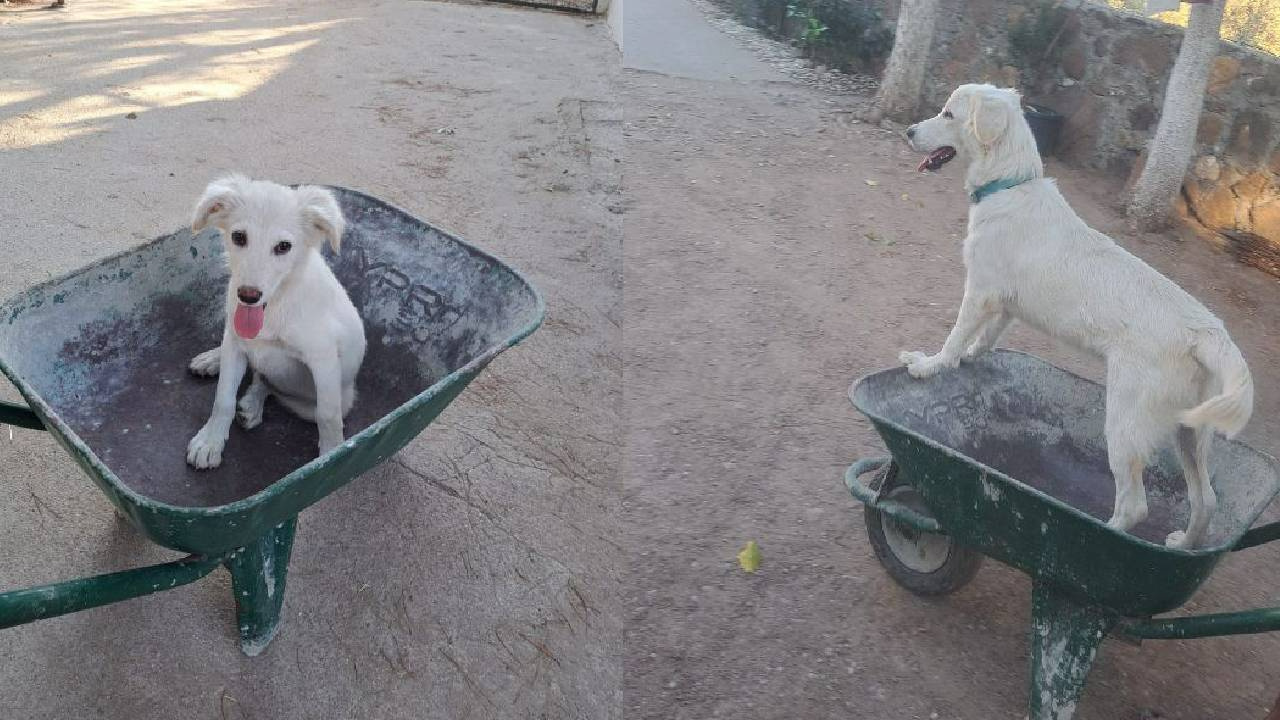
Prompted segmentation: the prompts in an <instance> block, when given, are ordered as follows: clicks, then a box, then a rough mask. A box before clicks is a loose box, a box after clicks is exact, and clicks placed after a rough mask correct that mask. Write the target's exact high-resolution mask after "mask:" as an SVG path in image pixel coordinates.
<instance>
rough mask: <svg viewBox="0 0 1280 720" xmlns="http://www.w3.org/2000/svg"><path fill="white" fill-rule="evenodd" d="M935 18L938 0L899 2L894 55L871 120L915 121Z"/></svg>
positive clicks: (885, 71) (890, 57)
mask: <svg viewBox="0 0 1280 720" xmlns="http://www.w3.org/2000/svg"><path fill="white" fill-rule="evenodd" d="M937 18H938V0H902V7H901V9H900V10H899V11H898V28H897V30H896V32H895V35H894V40H893V52H891V53H890V54H889V62H888V64H887V65H885V69H884V78H883V79H882V80H881V82H880V92H879V94H878V96H877V97H876V110H875V111H874V113H873V115H874V116H875V117H874V119H876V120H879V118H881V117H888V118H890V119H893V120H897V121H899V122H915V121H916V120H919V119H920V118H918V117H916V114H917V112H918V111H919V109H920V96H921V95H922V93H923V90H924V77H925V71H926V70H927V69H928V68H929V50H930V49H931V48H932V47H933V26H934V23H935V21H936V20H937Z"/></svg>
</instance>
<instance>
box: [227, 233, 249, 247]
mask: <svg viewBox="0 0 1280 720" xmlns="http://www.w3.org/2000/svg"><path fill="white" fill-rule="evenodd" d="M231 244H232V245H235V246H236V247H244V246H245V245H248V244H249V234H248V233H246V232H245V231H243V230H236V231H235V232H233V233H231Z"/></svg>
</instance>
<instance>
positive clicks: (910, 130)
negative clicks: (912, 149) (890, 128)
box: [907, 125, 916, 140]
mask: <svg viewBox="0 0 1280 720" xmlns="http://www.w3.org/2000/svg"><path fill="white" fill-rule="evenodd" d="M915 136H916V126H915V125H912V126H911V127H909V128H907V139H908V140H910V139H911V138H913V137H915Z"/></svg>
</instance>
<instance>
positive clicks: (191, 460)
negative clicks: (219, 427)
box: [187, 427, 227, 470]
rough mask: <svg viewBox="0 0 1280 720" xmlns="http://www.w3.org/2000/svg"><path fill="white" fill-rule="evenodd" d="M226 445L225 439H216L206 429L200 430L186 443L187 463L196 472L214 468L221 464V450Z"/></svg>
mask: <svg viewBox="0 0 1280 720" xmlns="http://www.w3.org/2000/svg"><path fill="white" fill-rule="evenodd" d="M226 444H227V439H226V438H219V437H216V436H215V435H214V434H213V433H212V432H210V431H209V428H208V427H203V428H200V432H198V433H196V435H195V437H193V438H191V442H189V443H187V463H188V464H189V465H191V467H193V468H196V469H198V470H206V469H209V468H216V467H218V466H219V465H221V464H222V448H223V446H225V445H226Z"/></svg>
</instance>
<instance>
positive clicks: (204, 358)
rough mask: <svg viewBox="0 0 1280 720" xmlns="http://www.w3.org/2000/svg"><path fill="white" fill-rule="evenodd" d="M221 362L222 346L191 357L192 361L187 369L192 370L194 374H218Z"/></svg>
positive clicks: (206, 375) (208, 375) (204, 375)
mask: <svg viewBox="0 0 1280 720" xmlns="http://www.w3.org/2000/svg"><path fill="white" fill-rule="evenodd" d="M221 363H222V348H214V349H212V350H206V351H204V352H202V353H200V354H199V355H197V356H195V357H193V358H191V363H190V364H188V365H187V369H188V370H190V371H191V374H192V375H200V376H203V377H212V376H214V375H217V374H218V366H219V365H220V364H221Z"/></svg>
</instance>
